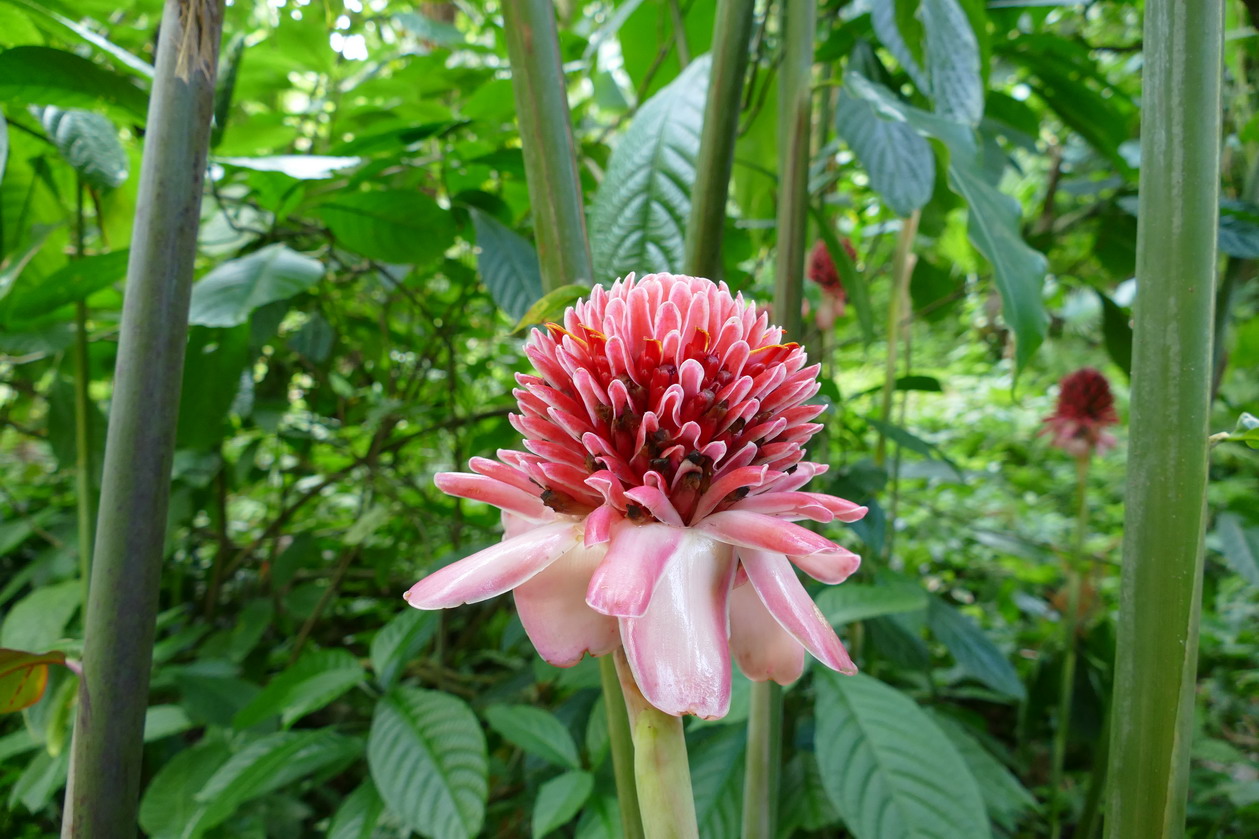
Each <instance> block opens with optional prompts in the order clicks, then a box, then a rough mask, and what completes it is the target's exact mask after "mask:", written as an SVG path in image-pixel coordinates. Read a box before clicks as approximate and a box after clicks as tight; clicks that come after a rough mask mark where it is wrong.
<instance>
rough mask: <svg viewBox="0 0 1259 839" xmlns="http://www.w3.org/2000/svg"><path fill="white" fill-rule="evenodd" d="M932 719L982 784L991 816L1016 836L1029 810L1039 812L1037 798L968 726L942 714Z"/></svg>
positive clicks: (937, 713) (985, 802)
mask: <svg viewBox="0 0 1259 839" xmlns="http://www.w3.org/2000/svg"><path fill="white" fill-rule="evenodd" d="M931 718H932V719H934V720H935V721H936V724H937V725H938V726H940V730H941V731H943V732H944V734H945V736H946V737H948V738H949V740H950V741H951V742H952V743H953V745H954V746H956V747H957V751H958V753H959V754H961V756H962V759H963V760H965V761H966V765H967V766H969V767H970V771H971V774H973V775H974V776H975V781H976V783H978V785H979V792H980V794H981V795H982V796H983V797H984V805H985V806H986V807H987V808H988V815H989V817H990V818H991V819H992V820H993V821H994V822H996V823H997V824H999V825H1001V826H1002V827H1003V828H1005V830H1006V831H1008V832H1009V833H1011V834H1013V833H1015V832H1016V830H1017V828H1018V825H1019V822H1020V821H1021V819H1022V817H1023V816H1024V814H1026V813H1027V812H1028V811H1029V810H1036V809H1038V807H1037V804H1036V798H1035V797H1034V796H1033V795H1032V794H1031V793H1030V792H1028V791H1027V788H1026V787H1024V786H1023V785H1022V784H1021V783H1019V779H1018V778H1016V777H1014V773H1012V772H1011V771H1010V770H1009V769H1006V768H1005V767H1004V766H1003V765H1002V764H1001V761H999V760H997V759H996V758H995V757H993V756H992V755H991V754H989V753H988V750H987V749H985V748H984V747H983V746H982V745H980V743H979V741H978V740H976V739H975V737H974V736H973V735H972V734H971V733H970V732H969V731H967V729H966V726H964V725H963V724H961V723H959V722H957V721H956V720H954V719H953V718H951V717H947V716H945V715H944V714H941V713H939V712H936V713H933V714H932V715H931Z"/></svg>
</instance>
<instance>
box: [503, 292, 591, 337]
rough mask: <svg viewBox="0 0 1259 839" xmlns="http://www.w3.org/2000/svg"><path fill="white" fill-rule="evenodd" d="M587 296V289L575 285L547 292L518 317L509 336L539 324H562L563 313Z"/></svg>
mask: <svg viewBox="0 0 1259 839" xmlns="http://www.w3.org/2000/svg"><path fill="white" fill-rule="evenodd" d="M589 294H590V289H589V288H588V287H586V286H583V285H577V284H575V283H569V284H568V285H562V286H560V287H559V288H557V289H555V290H554V291H548V292H547V293H546V294H544V295H542V297H540V298H539V299H538V301H537V302H536V303H534V304H533V305H532V306H530V307H529V310H528V311H526V312H525V313H524V314H523V315H521V316H520V320H518V321H516V325H515V326H514V327H512V330H511V334H513V335H519V334H521V333H522V332H524V331H525V330H527V329H528V328H529V327H531V326H536V325H538V324H540V323H563V322H564V311H565V310H566V309H567V308H568V307H569V306H572V305H574V304H575V303H576V302H577V301H578V300H581V299H582V298H584V297H587V296H589Z"/></svg>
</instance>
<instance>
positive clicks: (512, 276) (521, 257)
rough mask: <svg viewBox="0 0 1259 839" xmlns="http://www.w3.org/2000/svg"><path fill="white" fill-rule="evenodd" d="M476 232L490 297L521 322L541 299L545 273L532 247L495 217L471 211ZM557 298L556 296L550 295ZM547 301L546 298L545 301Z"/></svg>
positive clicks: (480, 268) (482, 268) (478, 254)
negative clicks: (523, 316)
mask: <svg viewBox="0 0 1259 839" xmlns="http://www.w3.org/2000/svg"><path fill="white" fill-rule="evenodd" d="M468 212H469V214H470V215H471V216H472V225H473V227H474V228H476V243H477V268H478V269H479V270H480V272H481V279H482V280H483V281H484V282H485V287H486V288H488V289H489V290H490V296H491V297H493V298H494V302H495V303H497V304H498V307H499V308H500V309H502V310H503V311H504V312H505V313H506V314H507V317H509V318H511V319H512V320H519V319H520V318H521V316H522V315H524V314H526V313H527V312H529V311H532V309H531V308H530V307H533V306H537V304H538V303H540V302H541V299H540V298H542V269H541V268H540V267H539V265H538V252H537V251H536V250H534V248H533V245H531V244H529V242H528V241H527V240H526V239H525V238H524V237H523V236H520V235H519V234H517V233H516V232H515V231H513V230H511V229H510V228H507V227H504V226H503V225H502V224H500V223H499V222H498V220H497V219H495V218H494V217H493V216H490V215H487V214H486V213H483V212H481V211H480V210H477V209H470V210H469V211H468ZM551 293H552V294H554V293H555V292H551ZM542 299H544V298H542Z"/></svg>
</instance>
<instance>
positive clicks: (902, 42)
mask: <svg viewBox="0 0 1259 839" xmlns="http://www.w3.org/2000/svg"><path fill="white" fill-rule="evenodd" d="M917 11H918V0H872V2H871V3H870V22H871V24H873V26H874V34H875V35H877V36H878V38H879V40H880V41H882V42H883V46H885V47H887V51H888V52H890V53H891V54H892V56H893V57H894V58H895V59H896V60H897V62H899V63H900V65H901V67H903V68H904V69H905V72H906V73H908V74H909V77H910V78H911V79H913V81H914V84H915V85H917V86H918V89H919V90H921V91H922V92H923V93H926V94H930V93H931V79H930V78H929V77H928V76H927V71H926V69H925V68H924V66H923V64H924V60H925V57H926V56H925V54H924V47H925V45H926V43H927V38H926V33H925V32H924V31H923V27H922V21H921V19H919V18H918V16H917V14H916V13H917Z"/></svg>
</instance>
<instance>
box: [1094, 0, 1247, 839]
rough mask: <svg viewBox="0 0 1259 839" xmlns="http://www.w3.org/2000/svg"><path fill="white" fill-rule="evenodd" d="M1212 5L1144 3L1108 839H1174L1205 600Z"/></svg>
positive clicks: (1215, 53)
mask: <svg viewBox="0 0 1259 839" xmlns="http://www.w3.org/2000/svg"><path fill="white" fill-rule="evenodd" d="M1223 5H1224V4H1223V2H1222V0H1201V1H1199V0H1148V2H1147V3H1146V5H1145V33H1144V44H1145V50H1146V52H1145V64H1144V70H1143V72H1142V106H1143V108H1142V118H1141V129H1142V160H1141V180H1140V205H1139V218H1138V223H1137V281H1138V284H1139V286H1140V289H1141V291H1140V293H1139V294H1138V295H1137V300H1136V305H1135V310H1134V314H1135V319H1136V327H1135V331H1134V340H1133V365H1132V406H1131V424H1130V428H1131V431H1130V435H1129V439H1130V444H1129V446H1130V450H1129V455H1128V485H1127V497H1126V516H1125V523H1124V551H1123V581H1122V594H1121V598H1120V613H1119V633H1118V648H1117V653H1116V657H1117V661H1116V671H1115V698H1114V704H1113V706H1112V707H1113V713H1112V716H1111V726H1112V732H1111V755H1110V777H1111V778H1112V780H1113V783H1112V786H1111V790H1110V801H1109V805H1108V811H1107V812H1108V816H1107V819H1106V836H1107V837H1109V838H1110V839H1126V837H1141V839H1166V838H1167V837H1173V839H1174V837H1180V836H1182V835H1183V833H1184V824H1185V808H1186V793H1187V787H1188V776H1189V746H1190V741H1191V735H1192V716H1193V714H1192V711H1193V699H1194V687H1195V670H1196V667H1197V657H1198V654H1197V651H1198V619H1199V614H1200V611H1201V593H1202V561H1203V557H1202V547H1203V546H1202V541H1203V525H1204V523H1205V517H1206V481H1207V435H1208V428H1207V421H1208V399H1209V394H1210V386H1211V324H1212V315H1213V313H1212V308H1213V303H1214V285H1215V268H1216V264H1215V263H1216V235H1217V223H1218V217H1219V209H1218V207H1219V203H1218V201H1219V162H1220V161H1219V149H1220V75H1221V51H1222V41H1223V21H1222V18H1223Z"/></svg>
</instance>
